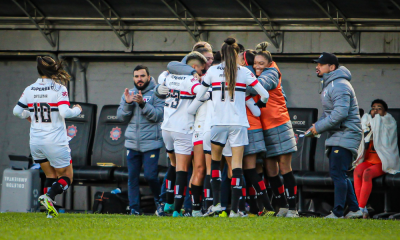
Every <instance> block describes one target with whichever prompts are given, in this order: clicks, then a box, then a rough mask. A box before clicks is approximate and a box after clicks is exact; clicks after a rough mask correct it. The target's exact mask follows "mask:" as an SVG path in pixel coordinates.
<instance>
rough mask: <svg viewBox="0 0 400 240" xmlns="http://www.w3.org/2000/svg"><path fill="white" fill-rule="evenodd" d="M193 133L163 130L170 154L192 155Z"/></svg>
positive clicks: (166, 146)
mask: <svg viewBox="0 0 400 240" xmlns="http://www.w3.org/2000/svg"><path fill="white" fill-rule="evenodd" d="M192 135H193V134H192V133H190V134H184V133H178V132H171V131H167V130H162V136H163V139H164V144H165V148H166V150H167V152H168V153H172V152H175V153H178V154H184V155H192V151H193V145H192Z"/></svg>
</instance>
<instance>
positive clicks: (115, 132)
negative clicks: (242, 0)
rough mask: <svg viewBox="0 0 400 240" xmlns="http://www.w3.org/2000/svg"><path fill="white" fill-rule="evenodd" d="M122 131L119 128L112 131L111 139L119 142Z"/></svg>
mask: <svg viewBox="0 0 400 240" xmlns="http://www.w3.org/2000/svg"><path fill="white" fill-rule="evenodd" d="M121 133H122V130H121V128H119V127H115V128H113V129H111V131H110V138H111V139H112V140H114V141H117V140H118V139H119V138H120V137H121Z"/></svg>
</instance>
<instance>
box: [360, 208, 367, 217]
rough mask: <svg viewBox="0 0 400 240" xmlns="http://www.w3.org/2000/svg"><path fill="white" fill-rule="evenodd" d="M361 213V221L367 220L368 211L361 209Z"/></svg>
mask: <svg viewBox="0 0 400 240" xmlns="http://www.w3.org/2000/svg"><path fill="white" fill-rule="evenodd" d="M361 212H362V213H363V219H368V218H369V213H368V209H367V208H366V207H365V208H362V209H361Z"/></svg>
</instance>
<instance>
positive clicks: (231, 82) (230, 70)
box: [221, 38, 239, 97]
mask: <svg viewBox="0 0 400 240" xmlns="http://www.w3.org/2000/svg"><path fill="white" fill-rule="evenodd" d="M238 53H239V46H238V44H237V41H236V39H234V38H227V39H225V41H224V44H222V48H221V55H222V60H223V61H225V68H224V75H225V81H226V82H227V83H228V91H229V95H230V97H233V93H234V92H235V87H236V77H237V71H238V66H237V65H238V62H237V58H238Z"/></svg>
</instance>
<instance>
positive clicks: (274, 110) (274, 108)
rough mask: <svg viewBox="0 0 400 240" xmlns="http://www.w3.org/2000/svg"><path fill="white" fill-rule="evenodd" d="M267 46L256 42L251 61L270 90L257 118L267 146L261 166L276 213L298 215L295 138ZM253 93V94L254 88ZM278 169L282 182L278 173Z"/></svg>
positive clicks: (286, 215)
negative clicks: (259, 116) (273, 197)
mask: <svg viewBox="0 0 400 240" xmlns="http://www.w3.org/2000/svg"><path fill="white" fill-rule="evenodd" d="M267 46H268V43H267V42H263V43H260V44H258V45H257V47H256V50H257V49H259V50H260V51H259V52H257V54H256V56H255V59H254V65H253V67H254V69H255V72H256V75H257V76H258V81H259V82H260V84H262V85H263V87H264V88H265V90H267V91H268V93H269V94H270V98H269V101H268V103H267V106H266V107H265V108H263V109H261V118H260V119H261V123H262V128H263V132H264V141H265V146H266V149H267V153H266V159H264V166H265V167H266V172H267V175H268V180H269V183H270V186H271V188H272V191H273V193H274V195H275V198H276V200H277V201H278V203H279V206H280V210H279V212H278V214H277V215H276V216H277V217H298V216H299V215H298V213H297V210H296V194H297V186H296V180H295V178H294V175H293V172H292V167H291V161H292V153H293V152H295V151H297V147H296V140H295V137H294V132H293V128H292V123H291V121H290V117H289V113H288V110H287V107H286V101H285V96H284V94H283V90H282V85H281V84H282V74H281V72H280V70H279V68H278V65H277V64H276V63H275V62H274V61H273V60H272V55H271V53H270V52H269V51H266V48H267ZM253 94H255V92H254V91H253ZM279 171H280V173H281V175H282V177H283V180H284V183H285V186H284V185H283V183H282V181H281V179H280V177H279ZM285 190H286V195H285ZM288 203H289V204H288Z"/></svg>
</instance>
